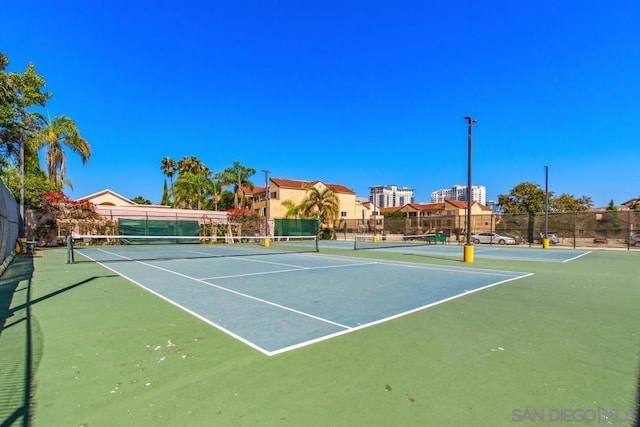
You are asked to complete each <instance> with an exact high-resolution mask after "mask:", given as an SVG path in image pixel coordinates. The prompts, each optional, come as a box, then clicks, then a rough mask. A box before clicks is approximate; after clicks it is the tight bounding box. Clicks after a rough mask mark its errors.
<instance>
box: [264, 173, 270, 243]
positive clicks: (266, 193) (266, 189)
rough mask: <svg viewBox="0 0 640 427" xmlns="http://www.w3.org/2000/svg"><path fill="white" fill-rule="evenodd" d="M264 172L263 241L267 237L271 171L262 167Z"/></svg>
mask: <svg viewBox="0 0 640 427" xmlns="http://www.w3.org/2000/svg"><path fill="white" fill-rule="evenodd" d="M262 172H264V235H265V241H266V240H268V238H269V173H270V172H271V171H269V170H267V169H263V170H262Z"/></svg>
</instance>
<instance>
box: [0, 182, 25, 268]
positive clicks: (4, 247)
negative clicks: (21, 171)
mask: <svg viewBox="0 0 640 427" xmlns="http://www.w3.org/2000/svg"><path fill="white" fill-rule="evenodd" d="M20 225H21V218H20V207H19V206H18V202H16V199H15V198H14V197H13V194H11V191H9V189H8V188H7V187H6V186H5V185H4V182H3V181H2V180H0V258H1V260H0V263H1V264H4V260H5V259H7V258H8V257H9V256H10V255H11V254H12V252H13V250H14V249H15V247H16V240H17V239H18V237H19V234H20ZM0 272H2V271H1V270H0Z"/></svg>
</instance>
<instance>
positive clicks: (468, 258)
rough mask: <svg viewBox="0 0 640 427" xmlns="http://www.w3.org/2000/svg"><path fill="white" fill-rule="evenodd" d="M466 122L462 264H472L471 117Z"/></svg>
mask: <svg viewBox="0 0 640 427" xmlns="http://www.w3.org/2000/svg"><path fill="white" fill-rule="evenodd" d="M464 119H465V120H466V121H467V242H466V244H465V245H464V262H473V245H472V244H471V165H472V162H471V153H472V145H473V124H474V123H476V122H477V120H475V119H474V118H473V117H471V116H466V117H465V118H464Z"/></svg>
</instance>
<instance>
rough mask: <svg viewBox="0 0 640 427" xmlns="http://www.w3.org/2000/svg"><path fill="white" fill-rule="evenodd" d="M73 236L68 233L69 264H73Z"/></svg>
mask: <svg viewBox="0 0 640 427" xmlns="http://www.w3.org/2000/svg"><path fill="white" fill-rule="evenodd" d="M73 261H74V260H73V237H72V236H71V234H67V264H73Z"/></svg>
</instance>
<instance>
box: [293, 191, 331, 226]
mask: <svg viewBox="0 0 640 427" xmlns="http://www.w3.org/2000/svg"><path fill="white" fill-rule="evenodd" d="M300 205H301V212H302V214H303V215H305V216H307V217H312V216H315V217H317V218H318V219H319V220H320V223H321V224H324V225H326V226H328V227H333V224H334V223H335V221H336V219H338V213H339V212H340V201H339V200H338V196H337V195H336V193H335V192H334V191H333V190H331V189H330V188H329V187H324V188H323V189H319V188H317V187H311V188H309V191H308V192H307V196H306V197H305V199H304V200H303V201H302V202H301V203H300Z"/></svg>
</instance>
